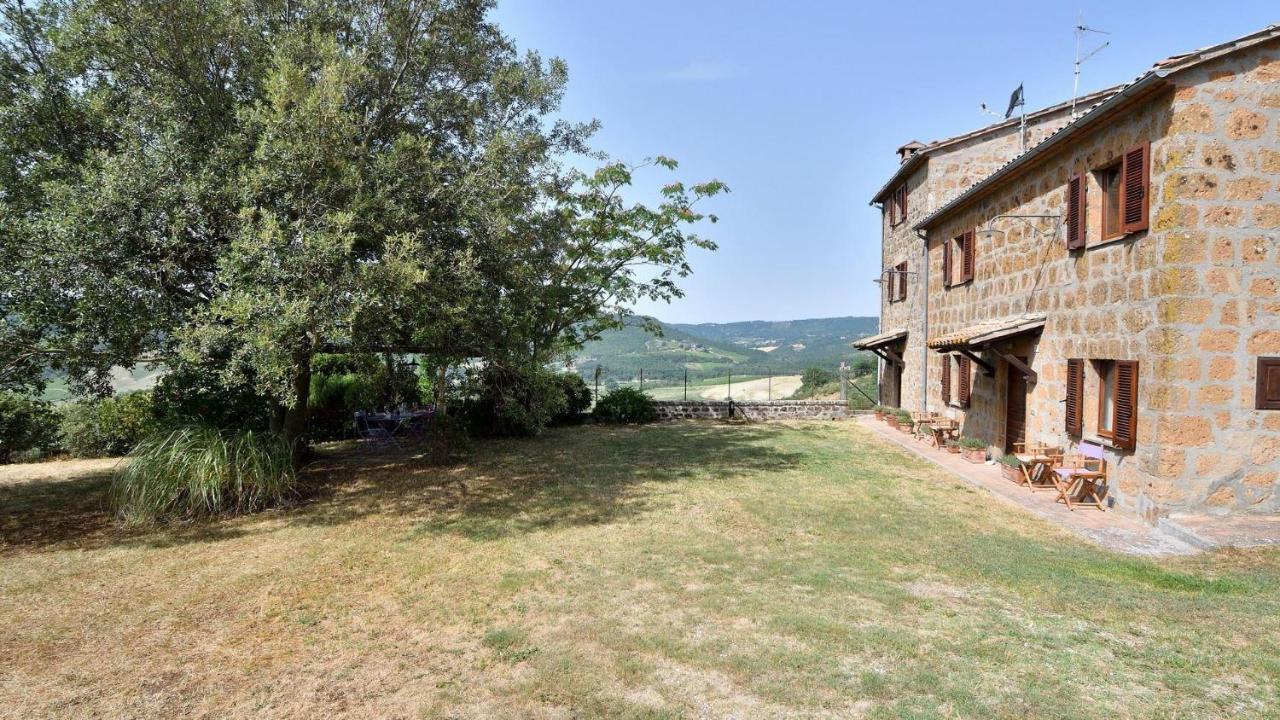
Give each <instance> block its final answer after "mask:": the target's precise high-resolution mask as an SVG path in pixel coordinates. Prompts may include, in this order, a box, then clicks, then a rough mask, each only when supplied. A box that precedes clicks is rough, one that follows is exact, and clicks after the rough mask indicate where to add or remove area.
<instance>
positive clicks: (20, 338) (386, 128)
mask: <svg viewBox="0 0 1280 720" xmlns="http://www.w3.org/2000/svg"><path fill="white" fill-rule="evenodd" d="M0 2H3V5H2V7H3V27H2V28H0V31H2V32H0V36H2V37H3V40H2V44H3V47H2V49H3V53H4V58H3V62H4V66H3V70H4V72H3V77H0V83H3V85H2V86H0V129H3V130H4V131H5V139H4V140H3V141H2V143H3V144H0V174H3V176H4V178H5V179H6V185H5V190H4V195H3V197H0V213H3V216H4V217H5V218H6V222H5V223H3V224H0V233H3V234H4V235H3V241H4V242H3V248H4V249H3V250H2V251H0V252H2V253H3V255H2V256H0V262H3V263H5V266H6V267H8V268H11V270H9V271H8V272H6V273H4V274H3V276H2V277H0V303H3V305H2V306H0V315H2V316H3V317H4V318H5V320H4V325H3V327H2V328H0V384H4V385H8V386H17V385H23V386H28V387H31V386H35V385H38V384H39V382H40V379H41V378H42V373H43V371H44V369H45V368H46V367H53V368H55V369H58V370H63V371H66V372H67V373H68V374H69V375H70V376H71V378H72V380H73V381H74V383H75V386H76V388H77V389H78V390H80V391H84V392H104V391H106V389H107V378H108V371H109V369H110V368H111V367H112V366H115V365H132V364H133V363H135V362H137V361H138V360H139V359H142V358H147V359H151V360H155V361H160V362H165V363H169V364H173V363H181V364H184V365H185V366H188V367H209V366H210V365H211V364H212V363H211V361H210V359H211V358H216V359H217V360H218V362H217V363H216V367H217V373H218V374H219V375H220V376H221V379H222V380H223V381H225V382H226V383H227V384H228V385H233V386H237V387H239V386H244V385H245V384H246V383H251V384H252V385H253V386H254V387H255V388H256V389H257V392H258V393H259V394H261V396H262V397H263V398H264V399H265V401H267V402H270V403H272V404H273V406H274V411H273V416H274V417H275V421H274V423H273V424H274V426H275V427H276V429H277V430H279V431H281V432H283V433H284V434H285V436H286V439H288V440H289V441H291V442H293V441H296V440H297V439H298V438H300V437H301V436H302V434H303V433H304V431H305V429H306V424H307V397H308V392H307V390H308V386H309V375H310V372H311V360H312V358H313V357H314V356H315V355H316V354H317V353H320V352H408V351H413V352H418V353H423V354H425V355H427V356H429V357H431V358H434V359H436V361H438V362H440V363H441V364H443V365H447V364H449V363H453V362H457V361H459V360H462V359H464V358H484V359H486V360H489V361H491V362H505V361H507V360H508V359H511V358H519V359H520V360H521V361H522V362H541V361H543V360H545V359H546V358H549V357H550V356H551V355H553V354H554V352H555V351H556V350H557V349H558V348H562V347H565V346H567V345H572V344H573V343H574V342H580V340H581V338H583V337H586V336H589V335H590V334H591V333H592V332H595V331H596V328H599V327H602V326H604V325H606V324H608V323H610V322H613V321H614V318H616V316H617V313H618V312H619V310H620V308H621V307H622V306H623V305H624V304H625V303H627V302H629V301H631V300H634V299H636V298H638V297H642V296H647V297H668V298H669V297H674V296H675V295H676V294H678V289H677V288H676V285H675V282H674V281H675V279H676V278H678V277H681V276H683V275H685V274H687V273H688V271H689V268H688V264H687V262H686V260H685V256H684V251H685V247H686V246H699V247H708V248H709V247H713V246H712V245H711V243H709V242H708V241H705V240H702V239H701V238H698V237H697V236H695V235H691V234H686V233H685V232H684V230H683V229H682V227H683V226H685V225H687V223H690V222H696V221H697V220H699V219H701V216H699V215H697V214H695V213H694V212H693V210H692V206H693V204H694V203H695V202H696V201H697V200H699V199H701V198H702V197H706V196H709V195H714V194H716V193H717V192H720V191H722V190H723V186H722V185H720V184H719V183H709V184H706V185H700V186H694V187H693V188H692V189H691V190H685V189H684V187H683V186H681V185H679V184H674V185H670V186H668V187H667V188H666V189H665V190H664V191H663V198H664V199H663V201H662V203H661V204H660V205H659V206H658V207H657V208H654V209H649V208H646V207H645V206H643V205H630V206H628V205H625V204H624V203H623V202H622V201H621V200H620V199H619V198H620V192H621V191H622V189H623V188H625V186H627V185H628V184H630V182H631V171H630V169H628V168H626V167H625V166H623V165H620V164H609V165H606V166H605V168H603V169H602V170H601V171H599V172H597V173H595V174H594V175H584V174H580V173H576V172H574V171H571V170H565V169H564V167H563V166H562V163H561V161H562V158H564V157H565V156H566V155H568V154H571V153H585V152H588V147H587V141H588V139H589V137H590V135H591V134H592V132H593V131H594V128H595V125H594V123H587V124H570V123H566V122H563V121H553V120H552V119H551V117H552V115H553V114H554V113H555V112H556V111H557V109H558V107H559V102H560V98H561V95H562V93H563V89H564V87H565V83H566V81H567V71H566V69H565V67H564V64H563V63H562V62H561V61H559V60H554V59H553V60H550V61H544V60H543V59H542V58H541V57H539V56H538V55H537V54H536V53H529V54H526V55H524V56H520V55H519V54H517V53H516V51H515V48H514V45H513V44H512V42H511V41H510V40H509V39H508V38H506V37H505V36H503V35H502V33H501V32H500V31H499V29H498V28H497V27H496V26H494V25H493V24H492V23H490V22H488V21H487V19H486V14H487V12H488V11H489V9H490V7H491V5H492V3H491V2H488V1H486V0H385V1H383V2H378V3H347V2H341V1H340V0H260V1H259V2H255V3H244V2H242V1H241V0H210V1H209V2H204V3H161V2H155V1H150V0H148V1H144V2H136V1H133V0H68V1H67V2H56V3H55V2H48V3H41V4H39V5H38V6H36V7H35V8H32V7H28V6H27V5H25V4H24V3H23V2H22V1H21V0H0ZM658 162H659V163H660V164H662V165H665V166H667V167H672V168H673V167H674V163H673V162H671V161H668V160H664V159H660V160H659V161H658ZM645 265H648V266H651V267H652V269H653V270H652V271H653V273H654V274H653V275H652V277H651V278H646V279H638V278H637V276H636V271H637V270H638V269H639V268H641V267H642V266H645ZM295 447H299V446H298V444H297V443H295Z"/></svg>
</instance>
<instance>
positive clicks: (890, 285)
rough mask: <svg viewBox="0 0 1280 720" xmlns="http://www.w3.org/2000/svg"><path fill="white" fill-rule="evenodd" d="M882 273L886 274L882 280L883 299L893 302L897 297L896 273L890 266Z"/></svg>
mask: <svg viewBox="0 0 1280 720" xmlns="http://www.w3.org/2000/svg"><path fill="white" fill-rule="evenodd" d="M884 274H885V275H886V276H887V277H886V279H885V282H884V291H885V299H887V300H888V301H889V302H893V301H894V300H896V299H897V297H898V273H896V272H894V271H893V269H892V268H890V269H889V270H886V271H885V273H884Z"/></svg>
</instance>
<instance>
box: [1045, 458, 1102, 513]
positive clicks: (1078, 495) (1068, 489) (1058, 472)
mask: <svg viewBox="0 0 1280 720" xmlns="http://www.w3.org/2000/svg"><path fill="white" fill-rule="evenodd" d="M1106 482H1107V458H1106V457H1105V456H1104V455H1103V453H1102V446H1101V445H1095V444H1093V443H1088V442H1085V443H1080V452H1079V453H1078V454H1076V455H1071V456H1067V457H1064V458H1063V461H1062V465H1061V467H1056V468H1054V469H1053V484H1054V487H1056V488H1057V490H1058V497H1056V498H1054V500H1053V501H1054V502H1058V501H1062V502H1064V503H1066V505H1067V509H1068V510H1075V508H1074V507H1073V506H1072V503H1073V502H1074V503H1075V504H1076V505H1093V506H1095V507H1097V508H1098V509H1099V510H1101V511H1103V512H1106V506H1105V505H1103V504H1102V498H1101V497H1100V496H1099V495H1098V489H1099V486H1100V485H1104V484H1106Z"/></svg>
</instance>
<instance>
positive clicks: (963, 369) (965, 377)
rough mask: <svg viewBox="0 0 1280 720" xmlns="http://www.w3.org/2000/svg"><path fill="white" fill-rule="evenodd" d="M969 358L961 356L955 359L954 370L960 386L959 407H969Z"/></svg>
mask: <svg viewBox="0 0 1280 720" xmlns="http://www.w3.org/2000/svg"><path fill="white" fill-rule="evenodd" d="M969 368H970V360H969V358H967V357H965V356H963V355H961V356H959V357H957V358H956V370H957V372H958V373H959V375H960V386H959V393H958V397H957V398H956V399H957V400H958V401H959V402H960V407H966V408H967V407H969Z"/></svg>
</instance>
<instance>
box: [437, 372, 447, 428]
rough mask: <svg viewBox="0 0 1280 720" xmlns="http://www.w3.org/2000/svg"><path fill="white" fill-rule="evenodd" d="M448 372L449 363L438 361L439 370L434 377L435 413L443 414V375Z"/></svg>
mask: <svg viewBox="0 0 1280 720" xmlns="http://www.w3.org/2000/svg"><path fill="white" fill-rule="evenodd" d="M448 372H449V364H448V363H440V372H439V373H438V374H437V377H436V414H437V415H444V414H445V407H444V399H445V386H444V383H445V376H446V375H447V374H448Z"/></svg>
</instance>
